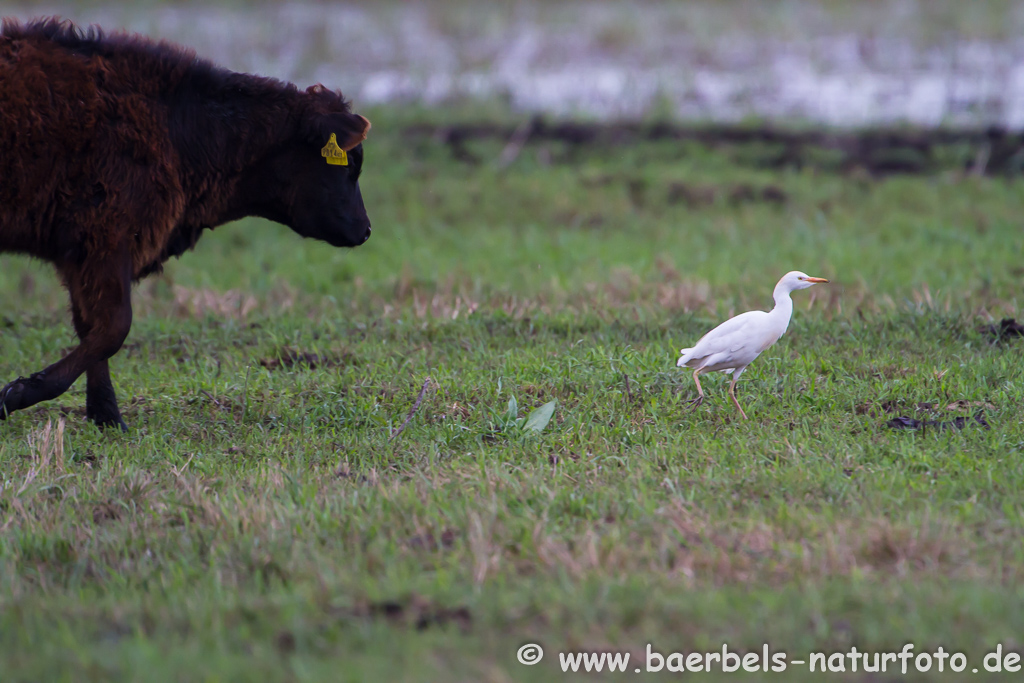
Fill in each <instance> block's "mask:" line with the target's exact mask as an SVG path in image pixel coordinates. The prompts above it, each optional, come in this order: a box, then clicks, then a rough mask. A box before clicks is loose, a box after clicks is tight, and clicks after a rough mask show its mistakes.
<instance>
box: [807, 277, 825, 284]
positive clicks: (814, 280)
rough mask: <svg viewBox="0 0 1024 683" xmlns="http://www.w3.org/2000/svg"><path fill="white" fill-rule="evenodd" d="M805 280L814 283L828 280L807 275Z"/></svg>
mask: <svg viewBox="0 0 1024 683" xmlns="http://www.w3.org/2000/svg"><path fill="white" fill-rule="evenodd" d="M805 282H813V283H814V284H818V283H819V282H828V280H826V279H825V278H823V277H809V278H807V279H806V280H805Z"/></svg>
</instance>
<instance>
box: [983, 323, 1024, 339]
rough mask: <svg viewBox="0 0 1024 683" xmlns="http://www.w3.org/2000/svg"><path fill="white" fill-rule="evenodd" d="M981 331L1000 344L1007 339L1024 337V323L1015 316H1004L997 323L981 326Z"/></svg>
mask: <svg viewBox="0 0 1024 683" xmlns="http://www.w3.org/2000/svg"><path fill="white" fill-rule="evenodd" d="M981 333H982V334H984V335H986V336H988V337H991V339H992V342H993V343H995V344H998V343H999V342H1002V341H1004V340H1007V339H1013V338H1015V337H1024V325H1022V324H1021V323H1019V322H1017V321H1016V320H1014V319H1013V318H1003V319H1002V320H1000V321H999V323H998V324H996V325H986V326H984V327H982V328H981Z"/></svg>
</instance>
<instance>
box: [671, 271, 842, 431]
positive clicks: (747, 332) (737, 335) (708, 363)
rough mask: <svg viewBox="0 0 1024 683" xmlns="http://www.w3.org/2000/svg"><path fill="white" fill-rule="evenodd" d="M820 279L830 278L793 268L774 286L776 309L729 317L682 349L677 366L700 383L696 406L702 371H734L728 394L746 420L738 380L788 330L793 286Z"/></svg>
mask: <svg viewBox="0 0 1024 683" xmlns="http://www.w3.org/2000/svg"><path fill="white" fill-rule="evenodd" d="M819 282H828V280H826V279H825V278H823V277H811V276H809V275H807V274H806V273H801V272H800V271H799V270H793V271H790V272H788V273H786V274H785V275H783V276H782V279H781V280H779V284H777V285H775V291H774V292H773V293H772V296H773V297H774V298H775V308H773V309H772V310H771V311H770V312H768V313H765V312H764V311H748V312H746V313H741V314H739V315H737V316H736V317H734V318H729V319H728V320H726V321H725V322H724V323H722V324H721V325H719V326H718V327H716V328H715V329H713V330H711V331H710V332H708V333H707V334H705V335H704V336H703V337H701V338H700V341H698V342H697V343H696V344H694V346H693V348H692V349H683V350H681V351H680V352H679V353H681V354H682V356H680V358H679V361H678V362H677V363H676V365H678V366H679V367H681V368H683V367H686V368H694V371H693V381H694V382H696V383H697V393H698V394H699V395H698V396H697V398H695V399H694V400H693V401H691V403H692V404H693V406H694V407H696V406H699V405H700V404H701V402H702V401H703V400H704V389H702V388H701V386H700V374H701V373H702V372H711V371H713V370H721V371H722V372H731V373H732V383H730V384H729V396H730V397H731V398H732V402H733V403H735V404H736V408H737V410H739V411H740V415H742V416H743V419H744V420H745V419H747V414H746V413H744V412H743V408H741V407H740V402H739V401H737V400H736V380H738V379H739V378H740V375H742V374H743V371H744V370H746V369H747V366H748V365H750V364H751V363H752V362H754V359H755V358H757V357H758V356H759V355H761V352H762V351H764V350H765V349H767V348H768V347H770V346H771V345H772V344H774V343H775V342H777V341H778V340H779V337H781V336H782V335H784V334H785V333H786V328H787V327H789V319H790V318H791V317H792V316H793V300H792V299H790V298H789V293H790V292H792V291H793V290H794V289H807V288H808V287H810V286H811V285H816V284H818V283H819Z"/></svg>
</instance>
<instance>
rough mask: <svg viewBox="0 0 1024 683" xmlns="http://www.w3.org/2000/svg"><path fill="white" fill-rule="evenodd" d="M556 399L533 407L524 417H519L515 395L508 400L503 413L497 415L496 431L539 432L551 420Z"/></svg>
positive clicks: (507, 432)
mask: <svg viewBox="0 0 1024 683" xmlns="http://www.w3.org/2000/svg"><path fill="white" fill-rule="evenodd" d="M556 403H558V401H548V402H547V403H545V404H544V405H542V406H540V407H538V408H534V409H533V410H532V411H531V412H530V414H529V415H527V416H526V417H519V403H518V402H517V401H516V397H515V396H512V397H511V398H509V400H508V408H506V410H505V412H504V414H502V415H500V416H499V417H498V431H501V432H504V433H506V434H509V433H513V434H515V433H520V434H540V433H541V432H542V431H544V428H545V427H547V426H548V423H549V422H551V418H552V416H554V414H555V404H556Z"/></svg>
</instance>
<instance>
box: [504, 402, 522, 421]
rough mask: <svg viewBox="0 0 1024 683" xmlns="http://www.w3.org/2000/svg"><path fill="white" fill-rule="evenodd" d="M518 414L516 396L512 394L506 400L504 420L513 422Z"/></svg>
mask: <svg viewBox="0 0 1024 683" xmlns="http://www.w3.org/2000/svg"><path fill="white" fill-rule="evenodd" d="M518 414H519V404H518V403H516V397H515V396H513V397H512V398H510V399H509V400H508V410H506V411H505V421H506V422H515V419H516V415H518Z"/></svg>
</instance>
